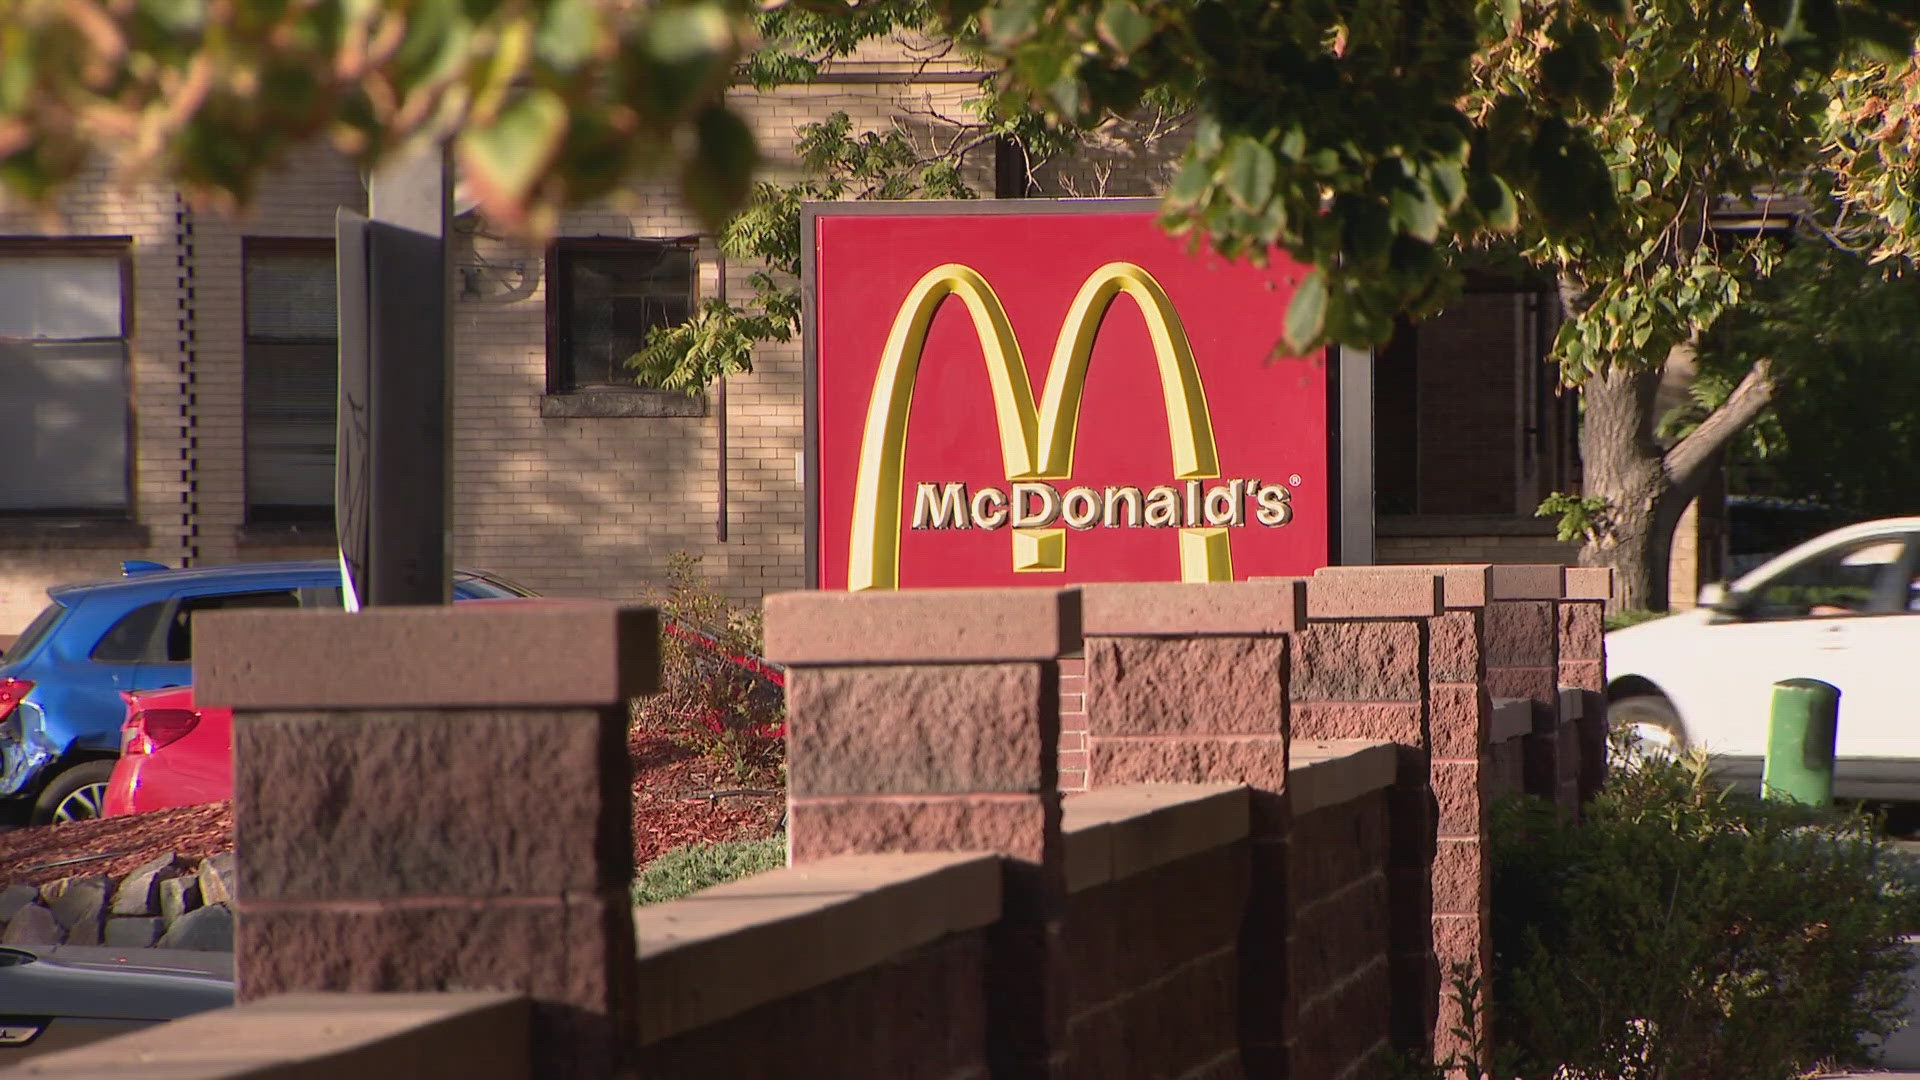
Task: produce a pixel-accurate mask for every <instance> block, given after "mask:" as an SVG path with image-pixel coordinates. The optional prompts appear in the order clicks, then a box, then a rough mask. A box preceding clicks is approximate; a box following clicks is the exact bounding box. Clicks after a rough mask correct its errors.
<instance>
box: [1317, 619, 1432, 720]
mask: <svg viewBox="0 0 1920 1080" xmlns="http://www.w3.org/2000/svg"><path fill="white" fill-rule="evenodd" d="M1293 640H1294V652H1293V656H1292V664H1293V672H1292V674H1293V680H1292V686H1291V688H1290V692H1291V694H1292V695H1293V700H1294V701H1296V702H1302V701H1418V700H1420V690H1421V686H1420V682H1421V680H1420V661H1421V654H1420V631H1419V627H1418V626H1417V625H1416V624H1414V623H1411V622H1329V623H1312V624H1309V625H1308V626H1307V628H1306V629H1304V630H1302V631H1300V632H1299V633H1297V634H1295V635H1294V638H1293Z"/></svg>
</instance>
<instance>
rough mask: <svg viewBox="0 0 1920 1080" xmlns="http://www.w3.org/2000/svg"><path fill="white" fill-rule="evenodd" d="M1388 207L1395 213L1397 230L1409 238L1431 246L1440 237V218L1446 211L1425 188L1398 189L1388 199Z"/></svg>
mask: <svg viewBox="0 0 1920 1080" xmlns="http://www.w3.org/2000/svg"><path fill="white" fill-rule="evenodd" d="M1387 206H1388V207H1389V208H1390V209H1391V210H1392V212H1393V223H1394V226H1395V228H1397V229H1399V230H1400V231H1401V232H1404V233H1406V234H1407V235H1408V236H1413V237H1418V238H1419V239H1421V240H1424V241H1426V242H1427V243H1429V244H1431V243H1433V241H1434V240H1435V239H1436V238H1437V237H1438V236H1439V235H1440V218H1441V215H1442V214H1443V213H1444V211H1443V210H1442V209H1441V207H1440V204H1439V203H1437V202H1435V201H1434V199H1433V196H1432V194H1431V193H1430V192H1428V191H1426V190H1425V189H1424V188H1419V187H1413V186H1411V185H1401V186H1399V187H1396V188H1395V189H1394V190H1393V194H1391V195H1389V196H1388V197H1387Z"/></svg>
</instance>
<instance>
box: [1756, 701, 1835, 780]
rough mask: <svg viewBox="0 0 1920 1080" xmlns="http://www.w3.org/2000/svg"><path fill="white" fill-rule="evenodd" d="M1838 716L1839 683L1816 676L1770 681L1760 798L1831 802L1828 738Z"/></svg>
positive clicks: (1833, 733)
mask: <svg viewBox="0 0 1920 1080" xmlns="http://www.w3.org/2000/svg"><path fill="white" fill-rule="evenodd" d="M1839 720H1840V688H1839V687H1837V686H1834V685H1832V684H1830V683H1823V682H1821V681H1820V680H1819V679H1785V680H1782V681H1780V682H1777V683H1774V684H1773V709H1772V715H1771V716H1770V717H1769V718H1768V720H1767V763H1766V767H1765V770H1764V771H1763V772H1762V773H1761V777H1760V784H1761V794H1762V797H1764V798H1768V799H1784V800H1789V801H1792V802H1798V803H1805V804H1807V805H1808V806H1831V805H1833V743H1834V738H1835V737H1836V736H1837V734H1838V733H1839Z"/></svg>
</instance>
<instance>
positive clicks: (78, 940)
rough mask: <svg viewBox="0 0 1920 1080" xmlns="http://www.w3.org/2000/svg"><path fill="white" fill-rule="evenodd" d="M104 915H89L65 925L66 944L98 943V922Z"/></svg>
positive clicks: (99, 922)
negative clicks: (67, 925)
mask: <svg viewBox="0 0 1920 1080" xmlns="http://www.w3.org/2000/svg"><path fill="white" fill-rule="evenodd" d="M104 919H105V915H89V916H87V917H86V918H84V919H81V920H80V921H79V922H77V923H74V924H73V925H72V926H69V927H67V940H66V944H68V945H98V944H100V924H101V922H102V921H103V920H104Z"/></svg>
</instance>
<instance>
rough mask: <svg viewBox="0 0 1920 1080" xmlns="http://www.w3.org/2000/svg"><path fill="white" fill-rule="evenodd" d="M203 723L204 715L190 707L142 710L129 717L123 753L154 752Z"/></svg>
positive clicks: (122, 734) (122, 740) (122, 741)
mask: <svg viewBox="0 0 1920 1080" xmlns="http://www.w3.org/2000/svg"><path fill="white" fill-rule="evenodd" d="M199 723H200V714H199V713H197V712H194V711H192V710H190V709H142V710H141V711H140V712H137V713H134V714H133V716H131V717H130V718H128V720H127V722H126V724H125V725H123V726H122V728H121V731H120V752H121V753H123V754H151V753H153V752H154V751H155V750H158V749H160V748H161V747H163V746H165V745H167V744H168V743H171V742H177V741H178V740H179V739H180V737H181V736H182V735H185V734H186V733H187V732H189V731H192V730H193V729H194V726H195V725H197V724H199Z"/></svg>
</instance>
